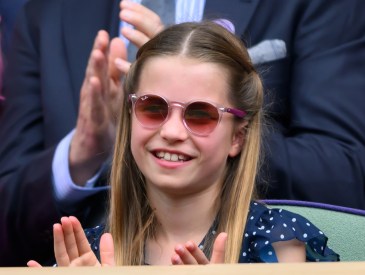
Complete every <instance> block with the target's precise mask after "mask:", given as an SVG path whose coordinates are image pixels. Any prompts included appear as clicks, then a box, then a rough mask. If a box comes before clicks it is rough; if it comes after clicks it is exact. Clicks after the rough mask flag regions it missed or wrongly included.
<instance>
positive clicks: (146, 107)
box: [134, 95, 169, 127]
mask: <svg viewBox="0 0 365 275" xmlns="http://www.w3.org/2000/svg"><path fill="white" fill-rule="evenodd" d="M134 111H135V114H136V117H137V119H138V120H139V122H140V123H141V124H142V125H144V126H147V127H158V126H159V125H161V124H162V123H163V122H164V121H165V119H166V117H167V115H168V111H169V108H168V105H167V102H166V101H165V100H164V99H163V98H161V97H159V96H153V95H145V96H142V97H140V98H138V100H137V101H136V103H135V106H134Z"/></svg>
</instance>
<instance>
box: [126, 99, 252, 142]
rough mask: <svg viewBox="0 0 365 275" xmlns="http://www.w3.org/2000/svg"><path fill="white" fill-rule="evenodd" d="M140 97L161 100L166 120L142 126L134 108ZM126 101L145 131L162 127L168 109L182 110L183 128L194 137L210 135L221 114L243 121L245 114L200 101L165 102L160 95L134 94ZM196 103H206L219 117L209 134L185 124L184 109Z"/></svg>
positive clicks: (168, 115) (241, 111)
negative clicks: (165, 111)
mask: <svg viewBox="0 0 365 275" xmlns="http://www.w3.org/2000/svg"><path fill="white" fill-rule="evenodd" d="M142 97H154V98H156V97H157V98H160V99H161V100H163V101H164V102H165V103H166V105H167V110H168V113H167V116H166V118H165V119H164V120H163V121H162V122H161V123H160V124H159V125H156V126H148V125H145V124H143V123H142V122H141V121H140V120H139V119H138V116H137V114H136V111H135V110H136V108H135V105H136V103H137V101H138V100H139V99H141V98H142ZM128 99H129V101H130V102H131V103H132V109H133V113H134V115H135V117H136V119H137V121H138V122H139V124H140V125H141V126H143V127H145V128H147V129H157V128H159V127H161V126H162V125H164V124H165V123H166V121H167V120H168V119H169V117H170V114H171V111H170V109H171V108H172V107H179V108H181V109H182V112H181V118H182V122H183V124H184V126H185V128H186V129H187V130H188V131H189V132H190V133H192V134H194V135H197V136H208V135H209V134H211V133H212V132H213V131H214V130H215V129H216V128H217V126H218V125H219V123H220V121H221V118H222V116H223V113H229V114H232V115H234V116H236V117H238V118H241V119H243V118H244V117H245V116H246V115H247V113H246V112H245V111H243V110H239V109H235V108H230V107H218V106H217V105H216V104H215V103H212V102H208V101H202V100H194V101H189V102H187V103H182V102H177V101H169V100H167V99H166V98H164V97H163V96H160V95H156V94H144V95H141V96H137V95H136V94H129V96H128ZM142 100H143V99H142ZM197 102H201V103H206V104H209V105H211V106H213V107H214V108H216V109H217V112H218V115H219V118H218V122H217V124H216V125H215V127H214V128H213V129H212V130H211V131H210V132H209V133H203V134H202V133H197V132H196V131H193V130H192V129H191V128H190V127H189V125H188V123H187V122H186V120H185V111H186V108H187V107H188V106H189V105H190V104H193V103H197Z"/></svg>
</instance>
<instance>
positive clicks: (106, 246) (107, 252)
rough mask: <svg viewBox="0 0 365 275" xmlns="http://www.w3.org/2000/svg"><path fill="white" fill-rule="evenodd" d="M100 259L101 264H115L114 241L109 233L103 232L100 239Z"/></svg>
mask: <svg viewBox="0 0 365 275" xmlns="http://www.w3.org/2000/svg"><path fill="white" fill-rule="evenodd" d="M100 260H101V265H102V266H115V261H114V242H113V237H112V235H111V234H110V233H104V234H103V236H101V239H100Z"/></svg>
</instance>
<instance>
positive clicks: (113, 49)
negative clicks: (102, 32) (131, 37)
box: [109, 37, 128, 82]
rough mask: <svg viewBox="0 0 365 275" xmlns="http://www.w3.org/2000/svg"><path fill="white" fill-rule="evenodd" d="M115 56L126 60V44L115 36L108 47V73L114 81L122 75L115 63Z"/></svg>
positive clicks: (118, 79)
mask: <svg viewBox="0 0 365 275" xmlns="http://www.w3.org/2000/svg"><path fill="white" fill-rule="evenodd" d="M117 58H120V59H123V60H128V59H127V58H128V56H127V47H126V45H125V44H124V42H123V40H122V39H120V38H118V37H115V38H113V40H112V41H111V42H110V48H109V75H110V77H111V78H112V79H113V80H114V81H116V82H117V81H120V78H121V77H122V72H121V71H120V70H119V69H118V68H117V67H116V65H115V59H117Z"/></svg>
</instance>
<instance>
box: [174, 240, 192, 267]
mask: <svg viewBox="0 0 365 275" xmlns="http://www.w3.org/2000/svg"><path fill="white" fill-rule="evenodd" d="M175 253H176V254H177V255H179V257H180V259H181V261H182V262H183V264H198V262H197V260H196V259H195V258H194V256H193V255H191V253H190V252H189V251H188V250H187V249H186V248H185V246H184V245H181V244H178V245H177V246H176V247H175Z"/></svg>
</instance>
